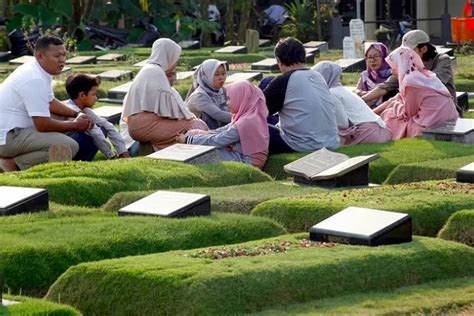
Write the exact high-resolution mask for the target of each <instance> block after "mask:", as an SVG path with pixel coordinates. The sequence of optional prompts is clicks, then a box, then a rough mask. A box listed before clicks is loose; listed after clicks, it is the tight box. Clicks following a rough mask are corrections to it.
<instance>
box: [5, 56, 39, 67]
mask: <svg viewBox="0 0 474 316" xmlns="http://www.w3.org/2000/svg"><path fill="white" fill-rule="evenodd" d="M31 60H35V57H33V56H29V55H25V56H21V57H18V58H14V59H10V61H9V62H8V63H10V64H16V65H22V64H24V63H26V62H29V61H31Z"/></svg>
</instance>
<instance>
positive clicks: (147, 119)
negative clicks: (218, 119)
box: [122, 38, 207, 150]
mask: <svg viewBox="0 0 474 316" xmlns="http://www.w3.org/2000/svg"><path fill="white" fill-rule="evenodd" d="M180 54H181V47H180V46H179V45H178V44H176V43H175V42H173V41H172V40H170V39H168V38H160V39H158V40H156V41H155V42H154V43H153V47H152V51H151V55H150V58H149V59H148V62H147V63H146V64H145V66H143V68H142V69H141V70H140V72H139V73H138V75H137V76H136V77H135V79H134V80H133V84H132V86H131V87H130V90H129V92H128V93H127V95H126V96H125V99H124V103H123V104H124V106H123V112H122V117H123V119H124V121H125V122H126V123H127V124H128V131H129V133H130V136H131V137H132V138H133V139H135V140H137V141H139V142H150V143H151V144H152V146H153V148H154V149H155V150H159V149H162V148H165V147H167V146H170V145H172V144H174V143H176V135H177V134H180V133H185V132H186V131H188V130H190V129H202V130H207V126H206V124H205V123H204V122H202V121H201V120H199V119H197V118H196V117H195V116H194V114H192V113H191V112H190V111H189V109H188V108H187V106H186V104H185V103H184V101H183V99H182V98H181V96H180V95H179V93H178V92H177V91H176V90H175V89H174V88H172V87H171V83H172V82H173V81H174V79H175V74H176V64H177V62H178V59H179V56H180Z"/></svg>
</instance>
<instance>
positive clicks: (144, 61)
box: [133, 59, 148, 67]
mask: <svg viewBox="0 0 474 316" xmlns="http://www.w3.org/2000/svg"><path fill="white" fill-rule="evenodd" d="M147 62H148V59H145V60H142V61H140V62H138V63H136V64H133V66H134V67H143V66H145V65H146V63H147Z"/></svg>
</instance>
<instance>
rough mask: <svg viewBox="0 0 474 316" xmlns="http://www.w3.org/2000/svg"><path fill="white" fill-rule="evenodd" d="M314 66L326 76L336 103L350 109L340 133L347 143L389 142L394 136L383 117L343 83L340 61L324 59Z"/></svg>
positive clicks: (346, 109) (343, 140)
mask: <svg viewBox="0 0 474 316" xmlns="http://www.w3.org/2000/svg"><path fill="white" fill-rule="evenodd" d="M312 69H313V70H315V71H317V72H319V73H320V74H321V75H322V76H323V78H324V80H325V81H326V83H327V84H328V87H329V91H330V92H331V95H332V96H333V97H334V99H335V102H336V106H338V105H342V108H343V109H344V111H345V112H346V115H347V123H348V124H347V125H346V126H341V125H339V136H340V137H341V143H342V144H343V145H352V144H367V143H386V142H388V141H390V140H391V139H392V137H391V136H392V134H391V133H390V131H389V130H388V129H387V126H386V124H385V122H384V121H383V120H382V118H380V116H378V115H377V114H375V113H374V112H372V110H371V109H370V108H369V107H368V106H367V104H366V103H365V102H364V101H363V100H362V99H361V98H360V97H359V96H358V95H357V94H355V93H354V92H352V91H350V90H349V89H347V88H345V87H344V86H343V85H342V84H341V74H342V69H341V67H340V66H339V65H338V64H336V63H333V62H330V61H322V62H319V63H317V64H316V65H315V66H314V67H313V68H312Z"/></svg>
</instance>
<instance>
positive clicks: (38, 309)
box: [0, 295, 82, 316]
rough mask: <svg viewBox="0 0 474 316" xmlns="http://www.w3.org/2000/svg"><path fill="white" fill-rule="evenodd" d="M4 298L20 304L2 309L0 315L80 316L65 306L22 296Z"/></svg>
mask: <svg viewBox="0 0 474 316" xmlns="http://www.w3.org/2000/svg"><path fill="white" fill-rule="evenodd" d="M4 298H6V299H9V300H14V301H17V302H21V303H20V304H15V305H11V306H8V307H2V306H1V304H0V315H6V316H7V315H8V316H80V315H82V314H81V313H80V312H78V311H77V310H76V309H75V308H73V307H71V306H67V305H62V304H57V303H52V302H48V301H46V300H41V299H34V298H29V297H24V296H10V295H6V296H5V297H4Z"/></svg>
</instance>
